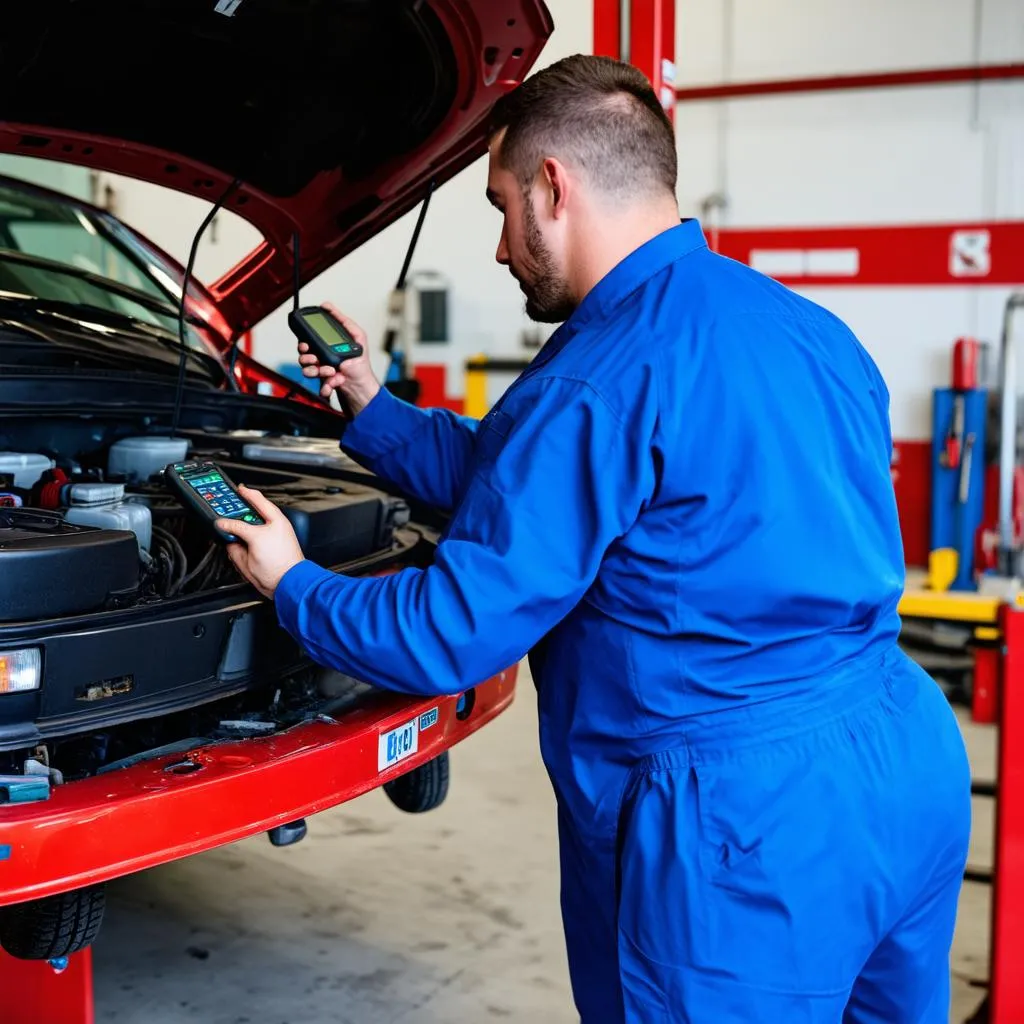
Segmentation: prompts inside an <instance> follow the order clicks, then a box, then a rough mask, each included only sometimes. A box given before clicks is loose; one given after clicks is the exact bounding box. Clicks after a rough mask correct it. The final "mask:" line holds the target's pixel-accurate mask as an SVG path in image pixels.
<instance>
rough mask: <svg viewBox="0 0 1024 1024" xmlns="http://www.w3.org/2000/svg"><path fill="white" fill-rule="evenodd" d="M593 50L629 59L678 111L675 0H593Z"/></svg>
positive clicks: (669, 107)
mask: <svg viewBox="0 0 1024 1024" xmlns="http://www.w3.org/2000/svg"><path fill="white" fill-rule="evenodd" d="M594 53H595V54H597V55H598V56H601V57H614V58H615V59H616V60H624V61H628V62H629V63H630V64H633V65H635V66H636V67H637V68H639V69H640V70H641V71H642V72H643V73H644V74H645V75H646V76H647V77H648V78H649V79H650V81H651V85H653V86H654V91H655V93H656V94H657V95H658V97H659V98H660V99H661V105H662V106H663V107H664V108H665V113H666V114H668V116H669V119H670V120H672V121H673V123H674V122H675V111H676V85H675V82H676V0H594Z"/></svg>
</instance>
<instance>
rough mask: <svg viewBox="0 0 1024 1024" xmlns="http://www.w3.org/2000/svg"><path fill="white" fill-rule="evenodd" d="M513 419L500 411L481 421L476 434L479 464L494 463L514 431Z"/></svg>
mask: <svg viewBox="0 0 1024 1024" xmlns="http://www.w3.org/2000/svg"><path fill="white" fill-rule="evenodd" d="M513 422H514V421H513V418H512V417H511V416H510V415H509V414H508V413H507V412H505V411H504V410H502V409H498V410H497V411H495V412H494V413H493V414H488V415H487V416H485V417H484V419H482V420H481V421H480V426H479V427H478V428H477V432H476V448H475V451H476V460H477V462H478V463H479V464H483V463H487V462H493V461H494V460H495V458H497V456H498V452H500V451H501V449H502V448H503V447H504V445H505V438H507V437H508V433H509V431H510V430H511V429H512V424H513Z"/></svg>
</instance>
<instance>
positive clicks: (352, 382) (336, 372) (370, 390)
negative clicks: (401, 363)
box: [299, 302, 380, 416]
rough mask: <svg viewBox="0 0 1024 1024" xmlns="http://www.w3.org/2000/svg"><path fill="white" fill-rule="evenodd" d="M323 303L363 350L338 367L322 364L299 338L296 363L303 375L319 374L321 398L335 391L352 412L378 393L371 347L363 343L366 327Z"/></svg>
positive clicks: (370, 400)
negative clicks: (371, 364) (360, 353)
mask: <svg viewBox="0 0 1024 1024" xmlns="http://www.w3.org/2000/svg"><path fill="white" fill-rule="evenodd" d="M323 307H324V309H326V310H329V311H330V312H331V313H333V314H334V315H335V316H336V317H337V318H338V319H339V320H340V321H341V322H342V323H343V324H344V325H345V328H346V329H347V330H348V332H349V333H350V334H351V335H352V337H353V338H355V339H356V341H358V342H359V344H360V345H361V346H362V348H363V354H362V355H360V356H357V357H356V358H355V359H346V360H345V362H343V363H342V364H341V365H340V366H338V367H333V366H322V365H321V364H320V361H319V360H318V359H317V357H316V356H315V355H313V353H312V352H310V351H309V346H308V345H307V344H306V343H305V342H304V341H300V342H299V365H300V366H301V367H302V375H303V376H304V377H319V378H320V394H321V395H322V396H323V397H324V398H330V397H331V392H332V391H337V392H338V400H339V402H340V403H341V406H342V408H343V409H347V410H348V411H349V413H350V414H351V415H352V416H356V415H358V414H359V413H360V412H361V411H362V410H363V409H365V408H366V406H368V405H369V404H370V402H372V401H373V399H374V398H375V397H376V396H377V392H378V391H380V382H379V381H378V380H377V378H376V377H375V376H374V375H373V369H372V367H371V366H370V347H369V345H368V344H367V343H366V331H364V330H363V329H362V327H360V326H359V324H357V323H356V322H355V321H354V320H352V319H351V318H350V317H347V316H345V314H344V313H342V312H340V311H339V310H337V309H336V308H335V307H334V306H332V305H331V304H330V303H327V302H325V303H323Z"/></svg>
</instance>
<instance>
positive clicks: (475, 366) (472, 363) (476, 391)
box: [463, 355, 489, 420]
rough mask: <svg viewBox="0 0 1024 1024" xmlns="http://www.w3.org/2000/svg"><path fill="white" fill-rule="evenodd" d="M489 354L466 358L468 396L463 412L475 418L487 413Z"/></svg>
mask: <svg viewBox="0 0 1024 1024" xmlns="http://www.w3.org/2000/svg"><path fill="white" fill-rule="evenodd" d="M488 408H489V406H488V404H487V356H485V355H476V356H472V357H471V358H470V359H467V360H466V398H465V402H464V404H463V412H464V413H465V414H466V415H467V416H470V417H472V418H473V419H476V420H479V419H483V417H484V416H486V415H487V410H488Z"/></svg>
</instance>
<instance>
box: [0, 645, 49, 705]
mask: <svg viewBox="0 0 1024 1024" xmlns="http://www.w3.org/2000/svg"><path fill="white" fill-rule="evenodd" d="M42 674H43V652H42V651H40V650H39V648H38V647H26V648H25V649H24V650H21V651H0V695H3V694H5V693H28V691H30V690H38V689H39V680H40V677H41V676H42Z"/></svg>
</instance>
